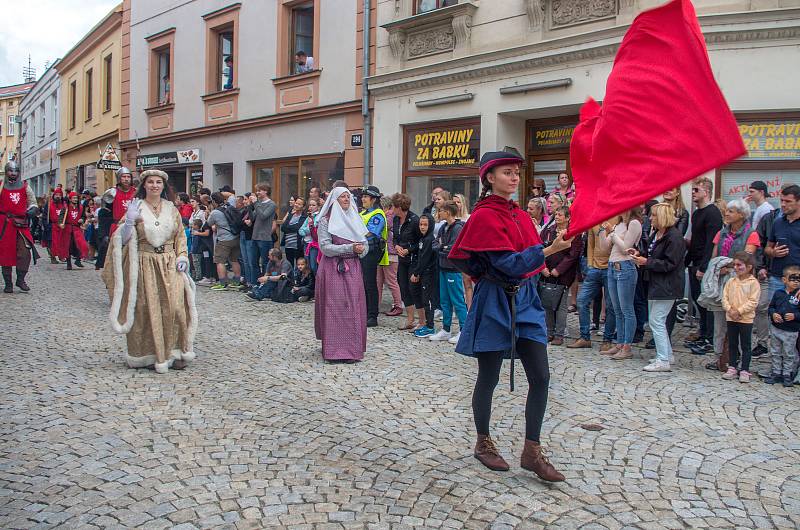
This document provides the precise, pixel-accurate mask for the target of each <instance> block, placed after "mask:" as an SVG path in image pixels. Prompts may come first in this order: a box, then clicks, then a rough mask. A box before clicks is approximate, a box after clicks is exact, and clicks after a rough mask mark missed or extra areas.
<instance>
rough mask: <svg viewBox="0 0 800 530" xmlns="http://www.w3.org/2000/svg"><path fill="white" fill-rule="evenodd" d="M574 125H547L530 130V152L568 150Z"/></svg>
mask: <svg viewBox="0 0 800 530" xmlns="http://www.w3.org/2000/svg"><path fill="white" fill-rule="evenodd" d="M574 132H575V126H574V125H549V126H546V127H532V128H531V151H552V150H555V149H558V150H569V144H570V142H572V135H573V133H574Z"/></svg>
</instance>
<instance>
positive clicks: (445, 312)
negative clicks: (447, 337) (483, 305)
mask: <svg viewBox="0 0 800 530" xmlns="http://www.w3.org/2000/svg"><path fill="white" fill-rule="evenodd" d="M439 302H440V303H441V304H442V328H443V329H444V330H445V331H450V327H451V326H452V325H453V310H455V312H456V316H457V317H458V326H459V328H458V329H459V330H461V329H463V328H464V324H466V323H467V303H466V301H465V300H464V280H463V279H462V278H461V273H460V272H458V271H442V270H440V271H439Z"/></svg>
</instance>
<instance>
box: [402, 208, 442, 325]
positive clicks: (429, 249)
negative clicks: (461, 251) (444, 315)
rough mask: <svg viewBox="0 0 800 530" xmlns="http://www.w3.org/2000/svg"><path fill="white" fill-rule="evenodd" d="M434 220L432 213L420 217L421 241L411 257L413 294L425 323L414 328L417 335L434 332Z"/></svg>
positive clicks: (415, 304) (418, 312) (420, 317)
mask: <svg viewBox="0 0 800 530" xmlns="http://www.w3.org/2000/svg"><path fill="white" fill-rule="evenodd" d="M433 226H434V220H433V217H432V216H431V215H430V214H427V213H425V214H422V215H420V217H419V225H418V230H419V243H417V248H416V249H415V252H414V253H413V254H412V257H411V267H410V270H409V272H410V274H411V277H410V280H411V294H412V296H413V297H414V307H416V308H417V318H418V320H419V322H423V321H424V322H425V324H424V325H421V324H420V326H419V327H417V329H415V330H414V335H415V336H417V337H428V336H430V335H433V334H434V330H433V307H432V306H431V294H432V293H431V289H433V286H434V281H433V275H434V274H436V260H437V254H436V252H435V251H434V249H433Z"/></svg>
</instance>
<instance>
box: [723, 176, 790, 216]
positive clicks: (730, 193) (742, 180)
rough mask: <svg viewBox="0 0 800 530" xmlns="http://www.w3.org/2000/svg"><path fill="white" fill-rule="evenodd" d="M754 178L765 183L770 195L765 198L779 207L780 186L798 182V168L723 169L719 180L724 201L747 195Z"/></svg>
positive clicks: (742, 197)
mask: <svg viewBox="0 0 800 530" xmlns="http://www.w3.org/2000/svg"><path fill="white" fill-rule="evenodd" d="M756 180H761V181H763V182H764V183H765V184H766V185H767V188H768V189H769V195H770V196H769V198H768V199H767V200H768V201H769V202H770V204H772V205H773V206H774V207H776V208H779V207H780V192H781V186H783V185H785V184H790V183H791V184H794V183H796V182H800V170H798V169H790V170H783V169H763V170H758V169H748V170H738V169H726V170H723V171H722V180H721V190H722V198H723V199H725V200H726V201H730V200H733V199H744V198H746V197H747V196H748V195H749V190H750V183H751V182H753V181H756Z"/></svg>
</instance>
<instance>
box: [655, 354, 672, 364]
mask: <svg viewBox="0 0 800 530" xmlns="http://www.w3.org/2000/svg"><path fill="white" fill-rule="evenodd" d="M657 361H658V357H653V358H652V359H650V364H653V363H654V362H657ZM667 364H675V356H674V355H670V356H669V363H667Z"/></svg>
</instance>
